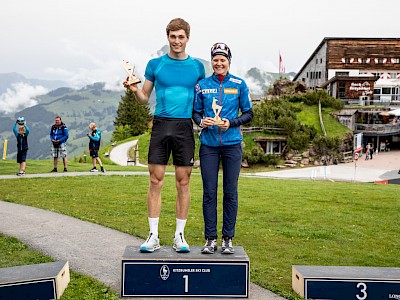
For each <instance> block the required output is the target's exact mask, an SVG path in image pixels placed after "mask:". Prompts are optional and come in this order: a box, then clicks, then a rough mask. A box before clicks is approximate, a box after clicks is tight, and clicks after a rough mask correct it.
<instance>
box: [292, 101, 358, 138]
mask: <svg viewBox="0 0 400 300" xmlns="http://www.w3.org/2000/svg"><path fill="white" fill-rule="evenodd" d="M294 105H296V106H298V107H300V108H301V112H299V113H297V119H298V120H299V121H300V122H301V123H303V124H306V125H310V126H314V127H315V128H316V129H317V132H318V134H319V135H322V129H321V125H320V122H319V115H318V106H316V105H313V106H308V105H304V104H294ZM331 111H333V109H331V108H323V109H322V120H323V122H324V126H325V130H326V134H327V136H328V137H336V136H338V137H343V136H344V135H345V134H346V133H348V132H351V130H350V129H349V128H347V127H346V126H344V125H343V124H341V123H339V122H338V121H337V120H335V119H334V118H333V117H332V116H331V115H330V114H329V112H331Z"/></svg>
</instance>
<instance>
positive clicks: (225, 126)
mask: <svg viewBox="0 0 400 300" xmlns="http://www.w3.org/2000/svg"><path fill="white" fill-rule="evenodd" d="M221 120H222V121H223V122H224V123H223V124H221V125H218V127H219V128H221V130H223V131H226V130H228V128H229V126H230V125H231V123H230V122H229V120H228V119H225V118H222V119H221Z"/></svg>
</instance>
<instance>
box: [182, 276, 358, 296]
mask: <svg viewBox="0 0 400 300" xmlns="http://www.w3.org/2000/svg"><path fill="white" fill-rule="evenodd" d="M183 279H185V293H189V275H183ZM360 299H361V298H360ZM362 299H365V298H362Z"/></svg>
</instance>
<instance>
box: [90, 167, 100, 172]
mask: <svg viewBox="0 0 400 300" xmlns="http://www.w3.org/2000/svg"><path fill="white" fill-rule="evenodd" d="M90 172H98V171H97V168H96V167H93V168H91V169H90Z"/></svg>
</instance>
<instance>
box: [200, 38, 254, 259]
mask: <svg viewBox="0 0 400 300" xmlns="http://www.w3.org/2000/svg"><path fill="white" fill-rule="evenodd" d="M231 58H232V54H231V50H230V49H229V47H228V46H227V45H226V44H224V43H216V44H214V45H213V46H212V48H211V65H212V68H213V71H214V73H213V74H212V75H211V76H210V77H207V78H205V79H202V80H200V81H199V83H198V84H197V85H196V97H195V101H194V107H193V120H194V122H195V123H196V124H197V125H199V127H200V128H202V129H201V132H200V143H201V145H200V151H199V157H200V170H201V177H202V180H203V217H204V225H205V226H204V227H205V228H204V235H205V239H206V244H205V246H204V247H203V248H202V250H201V252H202V253H203V254H212V253H214V252H215V251H216V250H217V248H218V247H217V237H218V234H217V194H218V172H219V166H220V163H221V162H222V168H223V221H222V224H223V225H222V247H221V253H222V254H233V253H234V252H235V250H234V248H233V245H232V239H233V237H234V235H235V225H236V217H237V212H238V178H239V173H240V168H241V163H242V147H241V142H242V132H241V130H240V126H241V125H243V124H246V123H249V122H250V121H251V120H252V119H253V110H252V103H251V99H250V93H249V89H248V87H247V85H246V82H245V81H244V80H243V79H241V78H239V77H237V76H234V75H232V74H231V73H229V69H230V66H231Z"/></svg>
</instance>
